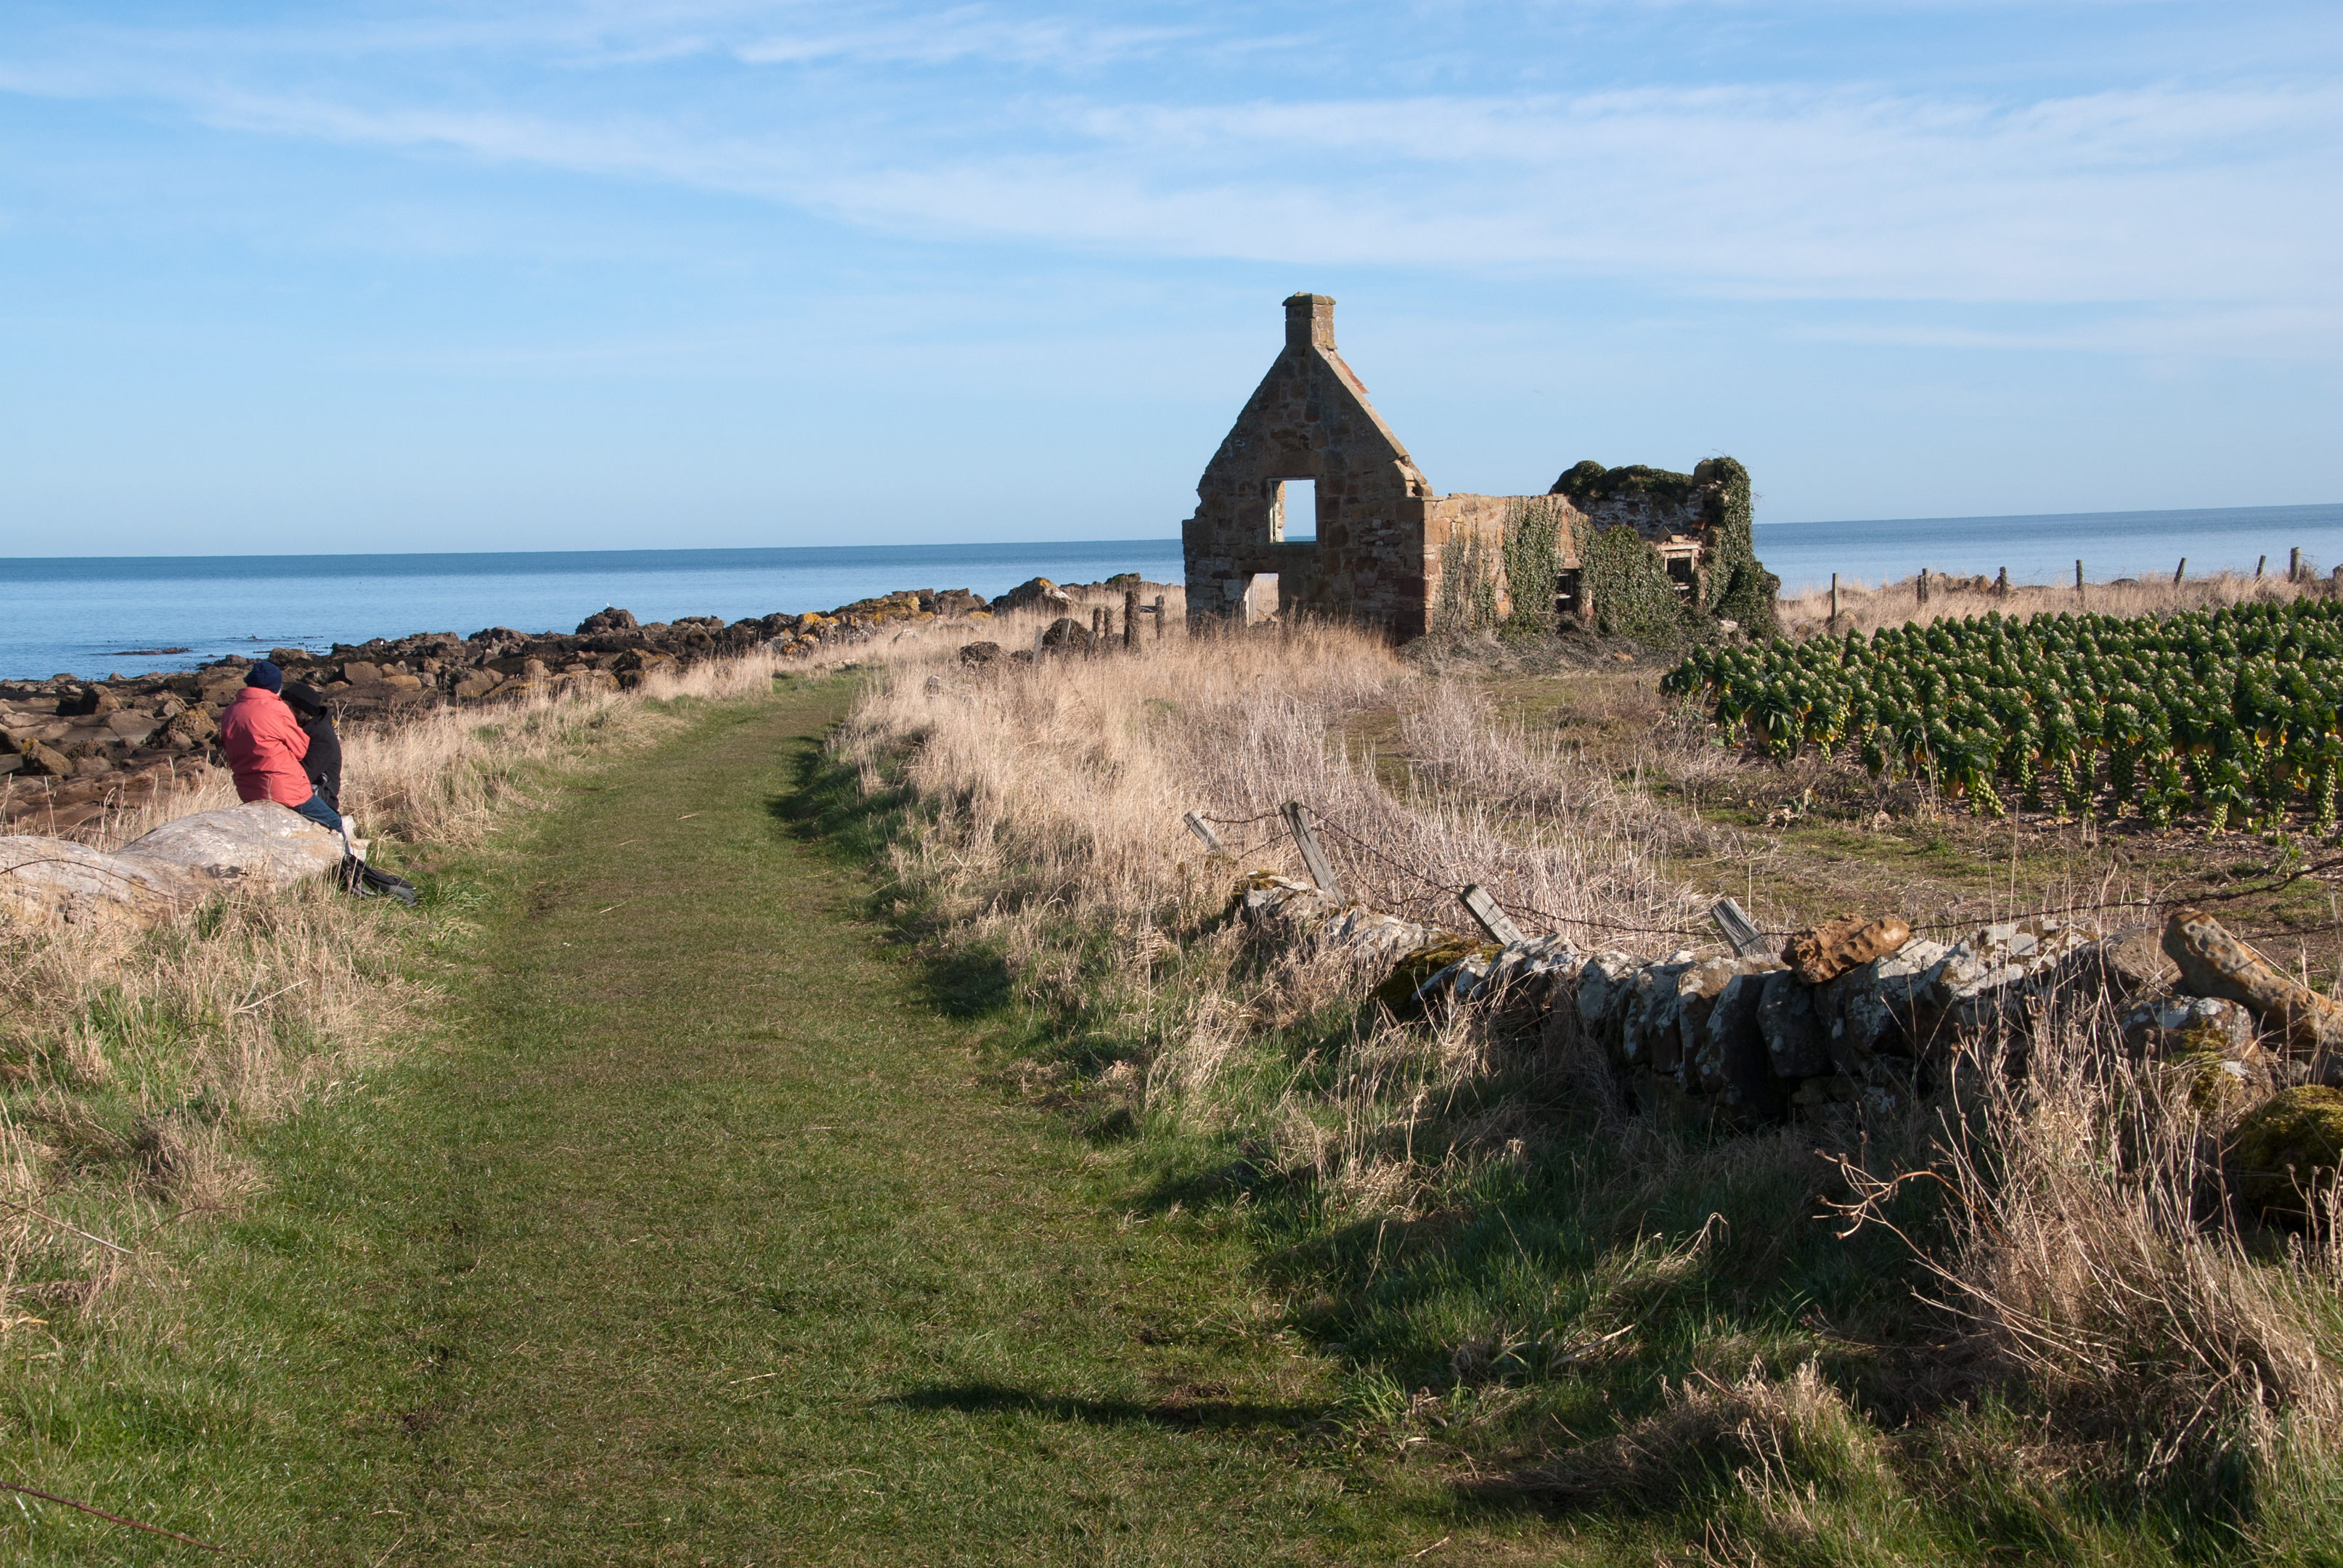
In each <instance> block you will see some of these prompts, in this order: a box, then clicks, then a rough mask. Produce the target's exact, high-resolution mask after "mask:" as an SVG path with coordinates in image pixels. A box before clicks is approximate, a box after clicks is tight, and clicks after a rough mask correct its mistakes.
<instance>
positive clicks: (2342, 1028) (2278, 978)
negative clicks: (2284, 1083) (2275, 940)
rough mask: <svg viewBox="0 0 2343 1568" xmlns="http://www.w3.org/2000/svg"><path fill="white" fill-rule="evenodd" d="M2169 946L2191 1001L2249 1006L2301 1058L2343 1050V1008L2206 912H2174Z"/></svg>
mask: <svg viewBox="0 0 2343 1568" xmlns="http://www.w3.org/2000/svg"><path fill="white" fill-rule="evenodd" d="M2163 945H2164V950H2165V952H2166V954H2167V955H2168V956H2169V957H2170V958H2171V960H2172V961H2173V962H2174V963H2175V964H2176V965H2177V966H2178V968H2179V970H2180V981H2179V985H2180V989H2181V990H2184V991H2187V993H2189V994H2190V995H2191V996H2214V997H2221V998H2224V999H2226V1000H2229V1001H2234V1002H2240V1003H2242V1004H2244V1006H2246V1007H2247V1009H2249V1010H2251V1011H2252V1012H2253V1014H2254V1016H2255V1017H2256V1018H2258V1019H2259V1020H2261V1021H2262V1025H2263V1027H2264V1028H2266V1029H2269V1030H2274V1031H2276V1032H2278V1034H2281V1035H2283V1036H2284V1037H2285V1040H2286V1046H2287V1049H2288V1050H2289V1051H2292V1052H2295V1053H2297V1054H2300V1055H2305V1056H2308V1055H2313V1054H2316V1053H2318V1052H2319V1051H2322V1050H2343V1005H2338V1004H2337V1003H2335V1002H2332V1001H2329V1000H2328V999H2327V998H2325V997H2323V996H2320V995H2319V994H2318V992H2317V991H2315V990H2311V989H2310V988H2309V987H2308V986H2305V985H2302V984H2300V983H2299V982H2298V981H2296V980H2291V979H2289V978H2288V976H2287V975H2286V973H2285V972H2284V971H2283V970H2279V969H2278V967H2277V966H2276V965H2275V964H2272V963H2271V962H2270V961H2269V960H2268V959H2266V958H2264V957H2262V955H2261V954H2259V953H2258V952H2256V951H2255V950H2253V949H2252V948H2250V947H2248V946H2247V945H2246V944H2245V943H2244V942H2241V941H2239V940H2237V938H2235V937H2233V936H2231V935H2230V934H2229V933H2228V932H2227V931H2225V930H2222V929H2221V924H2220V922H2219V921H2217V920H2214V919H2213V917H2212V916H2210V915H2208V914H2206V913H2205V912H2204V911H2203V910H2195V909H2178V910H2173V911H2172V914H2171V916H2170V918H2169V919H2167V920H2166V921H2165V922H2164V944H2163Z"/></svg>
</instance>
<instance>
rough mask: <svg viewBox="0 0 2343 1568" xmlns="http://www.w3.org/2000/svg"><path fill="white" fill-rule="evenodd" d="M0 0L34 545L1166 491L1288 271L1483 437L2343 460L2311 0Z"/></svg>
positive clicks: (1115, 498) (1876, 490)
mask: <svg viewBox="0 0 2343 1568" xmlns="http://www.w3.org/2000/svg"><path fill="white" fill-rule="evenodd" d="M0 12H5V19H0V555H51V554H70V555H82V554H111V553H122V554H146V553H167V554H179V553H213V552H241V551H245V550H249V549H253V548H263V549H271V550H275V549H294V550H300V551H305V552H307V551H337V550H362V551H371V550H383V549H464V548H504V549H530V548H628V547H630V546H643V547H659V548H676V547H688V546H703V545H704V546H731V545H793V544H840V543H860V542H871V543H880V542H886V543H897V542H918V541H922V540H928V539H937V538H987V539H1019V538H1024V539H1047V538H1118V537H1153V538H1161V537H1164V536H1167V535H1171V534H1174V533H1176V532H1177V531H1178V526H1179V522H1180V519H1181V518H1183V517H1185V516H1186V515H1187V513H1188V512H1189V510H1190V509H1191V508H1192V506H1193V503H1194V485H1195V478H1196V475H1197V473H1198V471H1199V470H1200V469H1201V468H1202V466H1203V463H1204V461H1205V459H1206V458H1207V457H1209V456H1210V454H1211V452H1212V448H1213V447H1214V446H1215V445H1216V444H1217V443H1218V441H1219V438H1220V437H1221V434H1222V431H1223V430H1224V429H1225V428H1226V427H1227V425H1228V422H1229V420H1230V418H1231V417H1232V416H1233V414H1234V413H1235V411H1236V409H1237V407H1238V406H1239V405H1240V404H1241V402H1242V399H1243V397H1244V396H1245V395H1246V393H1247V392H1248V391H1249V390H1250V389H1251V388H1252V385H1253V383H1254V382H1255V380H1257V379H1258V377H1259V376H1260V374H1261V372H1262V369H1263V368H1264V367H1266V365H1267V363H1268V361H1269V359H1270V358H1271V357H1272V355H1273V354H1274V352H1275V350H1276V348H1277V346H1278V344H1279V342H1280V341H1281V334H1282V312H1281V310H1280V308H1279V305H1278V301H1279V300H1280V299H1281V298H1282V297H1283V296H1284V295H1286V294H1288V293H1290V292H1292V291H1294V290H1296V289H1311V290H1314V291H1317V292H1320V293H1325V294H1332V295H1333V296H1335V297H1337V298H1338V299H1339V300H1340V302H1341V304H1340V307H1339V308H1338V310H1337V313H1336V328H1337V336H1338V337H1339V339H1340V341H1341V343H1342V347H1343V351H1344V354H1345V356H1346V357H1348V358H1349V359H1350V361H1351V363H1352V364H1353V366H1354V367H1356V368H1357V369H1358V371H1359V372H1360V374H1361V376H1362V377H1363V378H1364V379H1365V381H1366V383H1367V384H1368V386H1369V387H1371V388H1372V389H1373V394H1374V397H1375V399H1376V402H1377V405H1378V407H1381V409H1382V410H1383V414H1384V415H1385V417H1387V418H1388V419H1389V420H1390V421H1391V422H1392V424H1393V427H1395V428H1396V429H1397V430H1398V431H1399V432H1400V434H1401V435H1402V437H1403V438H1404V439H1405V440H1406V441H1407V442H1408V444H1409V446H1410V447H1411V448H1412V449H1413V453H1414V455H1415V457H1416V458H1417V460H1418V462H1419V463H1420V464H1421V465H1422V466H1423V468H1424V470H1425V472H1426V473H1427V475H1428V476H1429V477H1431V479H1432V481H1433V484H1434V485H1435V486H1437V487H1440V488H1442V489H1445V490H1479V491H1492V492H1499V493H1511V492H1516V491H1524V490H1543V489H1544V487H1546V486H1547V485H1548V484H1549V483H1551V482H1552V480H1553V478H1554V476H1555V475H1556V474H1557V473H1559V472H1560V471H1561V470H1562V469H1563V468H1564V467H1568V466H1569V465H1570V464H1572V463H1574V462H1575V461H1577V460H1578V459H1580V458H1582V457H1594V458H1597V459H1598V460H1600V461H1603V462H1604V463H1609V464H1619V463H1629V462H1648V463H1654V464H1658V465H1661V466H1664V467H1690V466H1691V465H1692V464H1693V463H1694V462H1695V461H1696V460H1698V459H1699V458H1700V457H1704V456H1707V455H1710V454H1712V453H1716V452H1729V453H1731V454H1733V455H1735V456H1736V457H1740V458H1741V459H1742V460H1743V461H1745V462H1746V463H1747V464H1748V465H1749V467H1750V468H1751V470H1752V472H1753V474H1754V475H1755V478H1756V484H1757V488H1758V490H1759V492H1760V496H1761V506H1760V514H1759V515H1760V518H1761V520H1762V519H1775V520H1785V521H1787V520H1809V519H1822V518H1881V517H1928V516H1957V515H1966V514H1992V513H2023V512H2052V511H2079V510H2107V509H2120V508H2166V507H2171V508H2180V507H2217V506H2232V505H2276V504H2289V503H2303V502H2326V501H2333V500H2336V499H2338V498H2343V481H2338V479H2337V478H2336V477H2335V470H2336V463H2335V459H2336V457H2337V456H2338V431H2343V396H2338V392H2343V375H2338V362H2343V260H2339V259H2338V257H2343V244H2338V241H2343V202H2338V195H2343V70H2338V66H2343V6H2338V5H2334V4H2333V3H2332V0H2321V3H2318V4H2301V5H2253V4H2224V5H2183V4H2152V3H2138V4H2133V3H2127V0H2099V3H2095V4H2082V5H2059V4H2043V3H2036V0H2013V3H2009V4H1995V3H1985V0H1977V3H1968V4H1956V3H1946V4H1926V3H1921V0H1913V3H1908V4H1898V3H1883V4H1855V3H1843V4H1828V3H1820V0H1817V3H1814V4H1757V3H1750V4H1733V3H1704V0H1680V3H1673V4H1671V3H1649V4H1631V3H1618V4H1606V3H1601V0H1586V3H1581V4H1571V3H1562V0H1557V3H1554V4H1544V5H1498V4H1489V5H1444V4H1423V5H1391V4H1381V5H1379V4H1359V5H1346V4H1338V3H1337V4H1318V5H1306V6H1304V5H1211V4H1206V5H1181V6H1153V5H1129V6H1121V7H1111V8H1110V7H1087V8H1080V9H1072V8H1069V9H1051V8H1048V7H1044V6H1041V5H982V4H979V5H888V4H884V3H880V4H869V3H865V4H855V5H830V4H825V3H822V0H804V3H798V4H756V3H749V0H740V3H721V0H706V3H688V0H679V3H675V4H663V3H659V0H633V3H626V4H558V3H554V0H547V3H545V4H539V5H497V4H493V3H474V4H465V5H426V4H377V5H367V4H355V5H331V6H293V5H261V4H252V5H233V4H213V5H106V4H102V3H99V4H90V3H84V4H79V5H71V6H65V5H55V6H45V5H26V4H19V3H10V4H7V5H5V7H0Z"/></svg>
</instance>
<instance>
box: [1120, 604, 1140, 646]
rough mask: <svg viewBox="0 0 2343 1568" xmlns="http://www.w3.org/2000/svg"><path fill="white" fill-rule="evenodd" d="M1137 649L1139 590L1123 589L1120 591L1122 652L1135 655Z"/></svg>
mask: <svg viewBox="0 0 2343 1568" xmlns="http://www.w3.org/2000/svg"><path fill="white" fill-rule="evenodd" d="M1138 649H1139V590H1138V589H1137V588H1125V589H1123V590H1122V651H1123V652H1125V653H1135V652H1137V651H1138Z"/></svg>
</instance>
